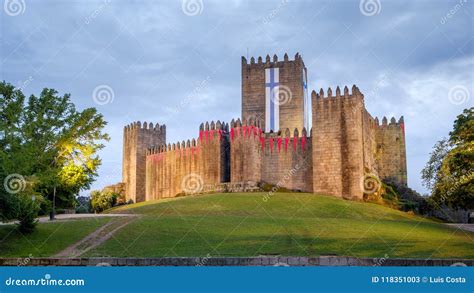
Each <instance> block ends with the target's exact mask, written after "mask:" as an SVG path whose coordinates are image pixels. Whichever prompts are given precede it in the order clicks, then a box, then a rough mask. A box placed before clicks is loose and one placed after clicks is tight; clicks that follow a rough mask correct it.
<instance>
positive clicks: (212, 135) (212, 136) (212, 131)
mask: <svg viewBox="0 0 474 293" xmlns="http://www.w3.org/2000/svg"><path fill="white" fill-rule="evenodd" d="M210 136H211V140H212V139H213V138H214V130H213V129H211V133H210Z"/></svg>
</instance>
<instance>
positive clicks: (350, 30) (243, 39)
mask: <svg viewBox="0 0 474 293" xmlns="http://www.w3.org/2000/svg"><path fill="white" fill-rule="evenodd" d="M3 1H4V5H3V9H2V10H1V36H0V38H1V51H0V57H1V58H0V61H1V67H0V69H1V71H0V79H2V80H6V81H8V82H10V83H12V84H14V85H15V86H17V87H21V88H23V90H24V92H25V93H26V94H28V95H29V94H32V93H34V94H38V93H39V92H40V91H41V89H43V88H45V87H48V88H54V89H56V90H58V91H59V92H60V93H71V95H72V99H73V101H74V103H75V104H76V105H77V106H78V107H79V108H81V109H83V108H86V107H97V109H98V110H99V111H100V112H101V113H103V114H104V116H105V118H106V120H107V121H108V126H107V129H106V131H107V132H108V133H109V134H110V135H111V138H112V139H111V141H110V142H109V143H107V146H106V148H105V149H104V150H103V151H102V152H101V154H100V155H101V157H102V159H103V165H102V167H101V168H100V172H99V173H100V177H99V178H98V180H97V182H96V183H95V184H94V188H101V187H103V186H104V185H107V184H112V183H116V182H118V181H120V179H121V159H122V130H123V126H124V125H126V124H128V123H130V122H132V121H136V120H141V121H151V122H154V123H156V122H158V123H160V124H163V123H164V124H166V126H167V136H168V137H167V139H168V142H175V141H177V140H182V139H187V138H191V137H195V136H196V135H197V131H198V126H199V124H200V123H201V122H203V121H207V120H209V121H210V120H217V119H219V120H225V121H229V120H230V119H232V118H236V117H239V115H240V95H241V88H240V66H241V59H240V58H241V56H255V57H257V56H265V55H266V54H270V55H273V54H277V55H278V56H279V57H280V58H282V57H283V55H284V53H285V52H288V54H289V55H290V57H291V58H293V56H294V55H295V53H296V52H299V53H300V54H301V55H302V56H303V60H304V62H305V64H306V66H307V68H308V79H309V80H308V83H309V86H308V87H309V88H310V89H316V90H319V89H320V88H324V89H327V88H328V87H329V86H330V87H334V88H335V87H336V86H337V85H340V86H344V85H348V86H350V85H352V84H356V85H357V86H358V87H359V88H360V89H361V91H362V92H363V93H364V94H365V103H366V107H367V109H368V110H369V112H370V113H371V114H372V115H373V116H379V117H381V116H384V115H385V116H390V117H391V116H395V117H397V118H398V117H399V116H401V115H404V117H405V123H406V140H407V156H408V179H409V180H408V182H409V185H410V186H411V187H413V188H414V189H416V190H418V191H420V192H425V190H424V189H423V187H422V185H421V180H420V170H421V169H422V168H423V166H424V164H425V162H426V161H427V158H428V155H429V152H430V150H431V147H432V146H433V144H434V143H435V142H436V141H437V140H439V139H441V138H442V137H443V136H447V135H448V133H449V131H450V129H451V128H452V123H453V121H454V119H455V117H456V115H458V114H459V113H461V112H462V110H463V109H464V108H467V107H471V106H473V105H474V97H473V94H474V88H473V84H474V83H473V81H474V76H473V68H474V56H473V55H474V54H473V53H474V50H473V48H474V22H473V17H474V9H473V6H474V1H464V0H456V1H388V0H363V1H361V2H359V1H296V0H276V1H255V0H254V1H240V0H233V1H210V0H202V1H198V0H195V1H191V0H188V1H126V2H125V1H117V0H105V1H104V0H99V1H59V0H55V1H50V0H43V1H32V0H3ZM94 90H95V93H105V95H103V96H102V95H99V96H97V95H96V96H94ZM107 94H109V95H108V96H107Z"/></svg>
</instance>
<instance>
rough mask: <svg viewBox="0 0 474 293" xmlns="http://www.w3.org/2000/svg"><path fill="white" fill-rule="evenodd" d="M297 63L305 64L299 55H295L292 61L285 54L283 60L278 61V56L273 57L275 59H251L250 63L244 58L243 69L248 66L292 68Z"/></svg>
mask: <svg viewBox="0 0 474 293" xmlns="http://www.w3.org/2000/svg"><path fill="white" fill-rule="evenodd" d="M295 63H298V64H303V58H302V57H301V55H300V54H299V53H296V54H295V57H294V59H293V60H290V59H289V58H288V53H285V55H284V56H283V60H280V61H279V60H278V56H277V55H276V54H274V55H273V57H270V55H267V56H266V57H265V60H264V59H263V58H262V57H261V56H259V57H257V58H254V57H251V58H250V62H248V61H247V58H245V57H244V56H242V67H244V66H247V67H262V68H269V67H284V66H291V65H293V64H295Z"/></svg>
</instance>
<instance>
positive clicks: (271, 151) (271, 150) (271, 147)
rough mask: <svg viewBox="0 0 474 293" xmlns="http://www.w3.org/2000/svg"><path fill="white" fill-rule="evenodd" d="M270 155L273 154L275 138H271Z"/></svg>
mask: <svg viewBox="0 0 474 293" xmlns="http://www.w3.org/2000/svg"><path fill="white" fill-rule="evenodd" d="M270 153H273V137H270Z"/></svg>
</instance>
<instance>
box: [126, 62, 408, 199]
mask: <svg viewBox="0 0 474 293" xmlns="http://www.w3.org/2000/svg"><path fill="white" fill-rule="evenodd" d="M198 133H199V136H198V137H196V138H193V139H192V140H187V141H183V142H178V143H173V144H170V143H167V141H166V126H165V125H159V124H155V125H153V124H152V123H146V122H145V123H143V124H142V123H140V122H135V123H132V124H131V125H128V126H126V127H125V128H124V134H123V139H124V140H123V170H122V183H120V185H121V186H122V188H123V189H124V190H125V195H126V198H127V200H132V201H134V202H141V201H148V200H155V199H160V198H168V197H174V196H178V195H185V194H192V193H201V192H212V191H224V192H225V191H230V192H232V191H255V190H258V189H259V187H261V186H263V185H266V186H273V190H277V189H278V188H285V189H289V190H298V191H304V192H313V193H321V194H329V195H334V196H339V197H344V198H349V199H363V198H364V195H365V194H367V193H370V192H374V191H375V190H370V188H371V187H370V183H369V187H367V186H366V185H367V182H366V180H367V179H369V180H374V178H375V180H379V179H378V178H380V180H383V179H390V180H395V181H396V182H398V183H400V184H404V185H406V183H407V171H406V151H405V132H404V122H403V117H401V118H400V119H399V120H398V121H396V120H395V118H392V119H391V120H390V122H389V121H387V118H385V117H384V118H383V119H382V122H381V123H379V120H378V118H373V117H372V116H371V115H370V114H369V113H368V112H367V110H366V108H365V105H364V95H363V94H362V93H361V91H360V90H359V88H357V87H356V86H355V85H354V86H352V88H351V89H350V90H349V89H348V87H347V86H346V87H344V88H343V89H342V90H341V89H340V88H339V87H337V88H336V89H335V90H334V91H333V90H332V89H331V88H329V89H328V90H327V92H326V93H325V92H324V91H323V90H322V89H321V90H320V91H319V93H317V92H315V91H312V93H311V94H309V93H308V89H307V70H306V67H305V65H304V62H303V59H302V57H301V55H299V54H296V55H295V58H294V60H289V58H288V55H287V54H285V56H284V59H283V60H282V61H279V60H278V57H277V56H276V55H275V56H273V60H271V58H270V57H269V56H268V55H267V57H266V59H265V60H262V58H261V57H259V58H258V60H255V59H254V58H253V57H252V58H251V59H250V60H249V62H247V60H246V58H244V57H242V116H241V119H237V120H232V121H230V122H221V121H217V122H214V121H213V122H210V123H209V122H206V123H203V124H201V126H200V128H199V132H198Z"/></svg>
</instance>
